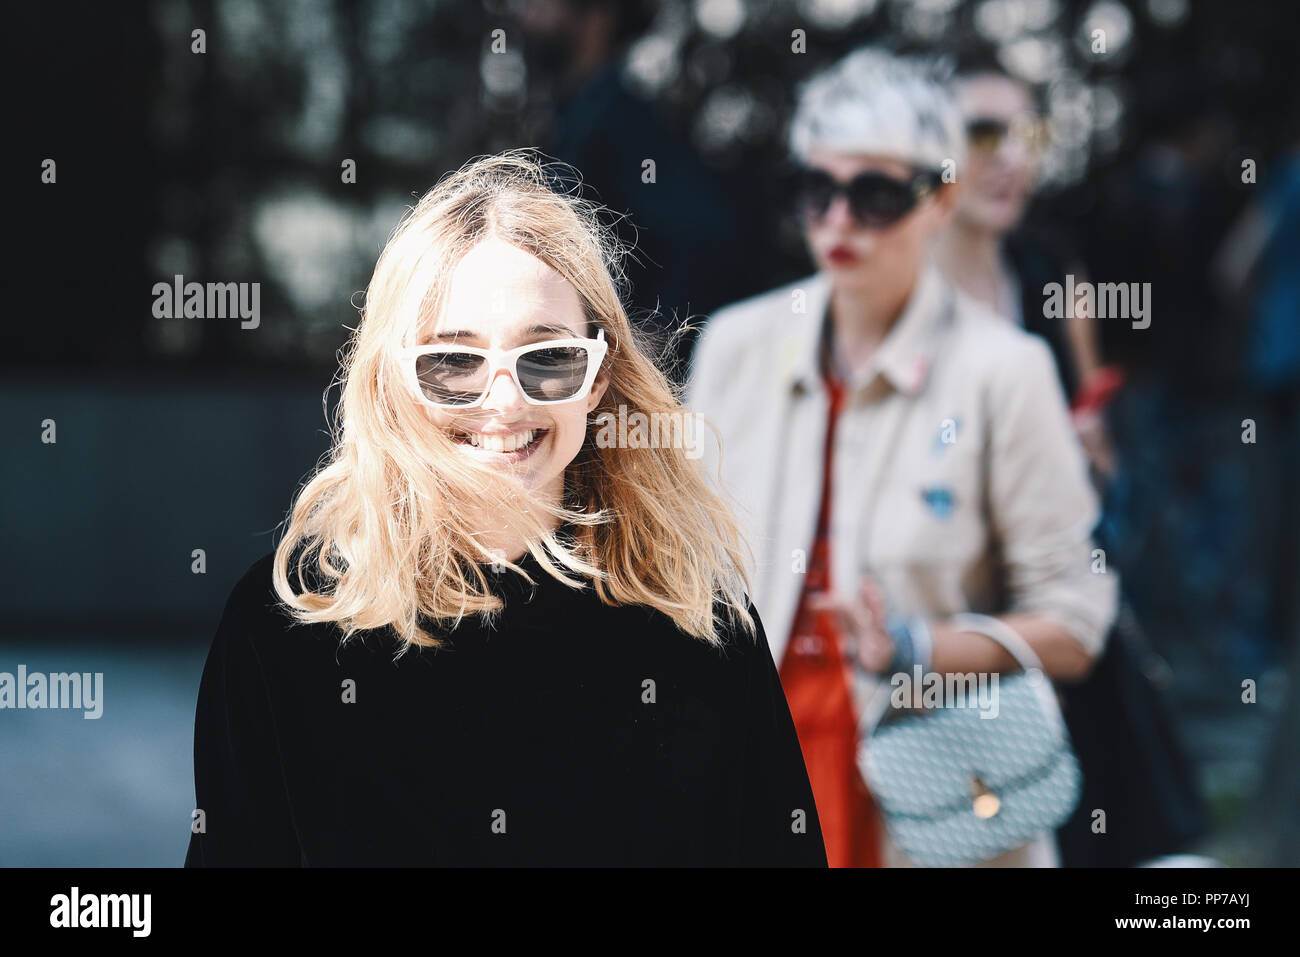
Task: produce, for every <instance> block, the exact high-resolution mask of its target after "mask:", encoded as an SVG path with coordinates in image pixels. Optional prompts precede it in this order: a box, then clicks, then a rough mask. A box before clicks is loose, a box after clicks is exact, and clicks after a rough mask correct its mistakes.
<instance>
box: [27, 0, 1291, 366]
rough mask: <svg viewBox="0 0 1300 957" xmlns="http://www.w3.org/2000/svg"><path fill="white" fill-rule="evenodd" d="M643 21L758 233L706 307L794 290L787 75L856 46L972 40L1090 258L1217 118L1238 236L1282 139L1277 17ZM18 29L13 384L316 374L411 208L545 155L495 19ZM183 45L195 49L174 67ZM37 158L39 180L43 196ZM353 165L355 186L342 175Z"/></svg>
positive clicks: (486, 5) (272, 9) (640, 73)
mask: <svg viewBox="0 0 1300 957" xmlns="http://www.w3.org/2000/svg"><path fill="white" fill-rule="evenodd" d="M650 7H651V12H652V13H654V16H653V17H652V18H651V19H650V20H649V23H650V26H649V29H648V30H647V31H646V32H645V33H643V34H642V35H641V36H640V37H639V38H637V39H635V40H634V41H633V42H632V44H631V47H630V49H629V50H628V51H627V60H628V63H629V72H630V76H631V78H632V80H631V83H632V87H633V88H634V89H635V90H637V91H638V92H639V94H640V95H642V96H644V97H645V99H646V100H647V101H648V106H647V108H648V109H652V110H653V112H654V115H655V116H656V117H657V119H658V121H659V122H662V124H663V128H664V129H665V130H668V131H670V132H671V133H672V134H674V135H677V136H680V138H681V140H682V141H683V142H686V143H689V144H691V145H692V146H693V147H694V150H695V151H696V152H697V154H698V157H699V160H700V162H701V163H702V164H703V167H704V168H706V169H708V170H710V171H712V173H713V175H715V176H716V182H718V183H720V184H722V185H721V187H720V188H721V189H722V190H723V191H725V192H726V193H727V194H728V196H729V199H730V201H731V202H732V203H734V204H737V207H738V208H741V209H743V210H745V211H746V215H747V217H748V218H747V219H746V220H745V221H744V222H742V223H741V224H740V225H738V226H737V227H736V228H735V229H733V230H732V231H731V236H732V239H733V242H734V244H735V245H734V249H733V250H732V252H733V253H734V254H735V256H737V257H739V258H740V260H741V261H742V262H743V263H744V264H746V266H745V268H743V269H742V270H740V271H739V273H738V274H737V275H736V276H735V277H733V278H734V281H733V282H731V284H730V285H726V286H719V287H718V288H719V290H721V289H724V288H725V289H726V290H727V292H728V294H730V295H740V294H745V293H752V292H758V291H761V290H762V289H763V288H766V287H770V286H773V285H775V284H777V283H778V282H781V281H784V280H786V279H790V278H794V277H796V276H797V275H799V274H801V273H802V272H806V271H808V269H809V266H808V263H807V261H806V260H805V259H804V257H803V253H802V250H801V247H800V243H799V238H798V235H797V232H796V231H795V230H793V229H792V228H791V224H790V222H789V220H788V217H786V215H785V213H786V203H785V200H784V197H783V193H782V189H781V179H780V178H779V176H778V173H779V171H780V169H781V164H782V161H783V159H784V148H783V143H784V125H785V122H786V120H787V118H788V116H789V112H790V109H791V105H792V103H793V100H794V97H795V95H796V92H797V84H798V82H799V81H800V80H801V79H803V78H804V77H806V76H808V75H809V74H810V73H812V72H813V71H815V70H816V69H818V68H819V67H821V66H824V65H826V64H827V63H829V62H830V61H831V60H833V59H834V58H836V57H838V56H840V55H841V54H843V53H844V52H846V51H847V50H849V49H851V48H853V47H854V46H857V45H859V44H862V43H865V42H874V41H889V42H891V43H898V42H900V41H902V42H906V43H909V44H913V45H917V44H919V45H925V44H928V43H931V42H936V41H941V40H951V39H952V38H953V37H958V36H961V35H963V34H975V35H978V36H980V37H982V38H983V39H985V40H988V41H990V42H993V43H994V44H995V45H996V46H997V47H998V49H999V50H1000V52H1001V55H1002V59H1003V62H1004V63H1005V64H1006V65H1007V66H1009V67H1011V68H1012V69H1013V70H1014V71H1015V72H1017V73H1019V74H1021V75H1024V76H1026V77H1027V78H1029V79H1031V80H1034V81H1037V82H1039V83H1040V86H1041V90H1042V92H1043V98H1044V101H1045V102H1046V103H1047V104H1049V106H1050V108H1051V110H1052V115H1053V118H1054V120H1055V122H1056V124H1057V130H1058V137H1057V140H1056V142H1055V144H1054V151H1053V152H1052V153H1051V154H1049V156H1048V158H1047V170H1046V172H1047V177H1048V181H1047V183H1046V184H1045V190H1044V196H1043V206H1044V208H1045V209H1047V210H1048V211H1050V212H1051V213H1052V214H1053V216H1054V217H1055V218H1056V220H1057V222H1058V223H1061V224H1063V225H1064V226H1065V227H1066V228H1067V229H1068V230H1070V231H1072V232H1073V233H1075V234H1076V235H1077V237H1078V238H1079V241H1080V242H1081V243H1082V244H1084V245H1091V247H1092V248H1094V249H1095V248H1097V247H1098V245H1104V240H1105V236H1102V237H1100V238H1099V237H1097V236H1096V235H1091V236H1089V230H1090V229H1093V228H1094V223H1095V222H1096V221H1099V220H1098V215H1099V210H1102V208H1103V206H1104V200H1103V193H1104V190H1105V184H1106V183H1107V182H1108V175H1109V174H1110V173H1111V172H1112V171H1113V170H1116V169H1121V168H1124V167H1125V164H1129V163H1130V162H1131V161H1132V159H1133V157H1134V156H1135V155H1137V153H1138V151H1139V149H1140V148H1142V147H1143V145H1144V144H1145V143H1147V142H1148V141H1149V140H1150V138H1151V137H1153V136H1170V135H1177V134H1178V133H1179V132H1180V131H1184V130H1186V129H1187V128H1189V126H1192V125H1195V124H1197V123H1200V122H1202V121H1203V120H1204V119H1205V118H1206V116H1207V115H1209V114H1210V113H1213V114H1214V115H1216V116H1219V117H1222V118H1223V120H1224V124H1223V126H1222V127H1221V133H1222V153H1221V154H1220V155H1218V156H1216V157H1214V158H1213V163H1212V166H1213V168H1212V169H1211V174H1212V177H1213V178H1214V179H1215V181H1216V182H1218V183H1219V184H1220V186H1221V190H1220V192H1221V197H1220V198H1221V199H1222V200H1223V202H1224V204H1225V211H1224V213H1223V215H1224V216H1225V217H1226V216H1228V215H1230V214H1231V213H1232V212H1234V211H1235V208H1234V207H1235V205H1236V203H1235V202H1234V195H1237V196H1239V195H1243V191H1244V190H1245V189H1248V188H1249V187H1243V186H1242V184H1241V183H1240V176H1239V169H1240V160H1241V158H1242V157H1247V156H1248V157H1253V158H1256V159H1257V160H1258V161H1259V163H1260V167H1261V172H1260V176H1261V179H1262V178H1264V177H1265V176H1266V175H1267V166H1266V164H1267V160H1268V158H1269V157H1271V156H1273V155H1274V154H1275V153H1276V152H1277V151H1278V149H1279V147H1280V146H1281V145H1282V144H1283V143H1285V142H1286V141H1287V140H1288V138H1289V137H1291V136H1294V134H1295V130H1294V128H1288V127H1289V125H1290V123H1291V121H1292V120H1293V117H1294V103H1295V80H1294V76H1293V71H1294V50H1295V42H1296V39H1295V38H1296V36H1297V29H1296V23H1295V20H1296V12H1295V10H1296V5H1295V4H1291V3H1273V2H1265V0H1243V2H1237V3H1232V4H1218V3H1213V4H1211V3H1191V2H1186V0H1125V2H1119V0H966V2H963V0H802V2H796V0H752V2H743V3H742V2H741V0H698V2H687V0H663V2H661V3H659V4H657V5H654V4H652V5H650ZM8 27H9V29H8V30H7V31H6V34H7V37H6V38H7V42H8V45H9V49H8V50H7V51H6V56H5V62H6V66H7V68H8V70H9V83H8V84H7V87H6V88H7V90H8V91H9V104H10V110H9V125H10V129H11V131H12V134H11V137H10V146H9V148H8V149H6V150H5V160H6V162H7V163H9V164H10V169H9V175H8V177H7V181H8V182H9V184H10V186H11V192H10V193H9V196H10V199H11V205H10V207H9V208H10V210H11V211H14V212H16V217H15V218H14V219H11V221H10V229H11V238H12V241H13V247H14V254H12V255H13V258H12V259H11V265H10V270H9V275H8V277H7V278H6V280H5V288H6V292H7V294H8V295H7V296H6V299H7V302H8V304H9V306H10V309H11V316H13V317H14V319H16V320H17V321H11V322H10V323H9V328H8V331H7V334H6V340H7V341H8V343H9V346H8V348H6V349H5V350H4V356H5V359H6V361H7V362H8V363H10V364H11V365H15V364H16V365H24V366H31V365H35V366H38V367H39V366H47V367H48V366H53V365H57V366H75V367H80V368H86V367H102V366H108V367H112V368H117V369H129V368H132V367H139V366H144V367H148V368H150V369H152V370H154V371H164V370H167V369H175V370H177V371H178V372H179V373H180V374H182V375H183V374H185V370H186V369H189V368H193V367H202V368H208V367H213V366H220V367H231V366H232V365H233V366H246V365H247V366H255V365H269V366H272V367H283V366H294V365H296V366H304V365H306V366H310V367H325V366H332V365H333V363H334V361H335V358H334V357H335V351H336V350H337V349H338V348H339V347H340V346H341V345H342V344H343V342H344V341H345V338H346V335H347V330H346V328H345V326H353V325H355V323H356V319H357V312H356V308H355V306H356V305H358V304H359V303H360V302H361V295H360V294H361V293H362V292H363V290H364V288H365V285H366V282H367V281H368V279H369V275H370V272H371V270H372V269H373V266H374V262H375V258H376V256H377V254H378V252H379V250H380V248H381V247H382V244H383V242H384V239H385V238H386V237H387V235H388V234H389V233H390V231H391V230H392V228H393V226H394V225H395V224H396V221H397V219H398V217H399V215H400V213H401V211H402V208H403V206H404V205H406V204H408V203H410V202H411V201H413V199H414V198H415V197H417V196H418V195H419V194H420V193H422V192H423V191H424V190H426V189H427V188H428V187H429V186H431V185H432V184H433V183H434V182H436V181H437V179H438V178H439V177H440V176H441V175H443V174H444V173H446V172H447V171H449V170H451V169H454V168H456V167H457V166H459V165H460V164H462V163H463V162H464V161H465V160H467V159H468V158H469V157H471V156H473V155H475V154H477V153H482V152H489V151H497V150H500V149H503V148H507V147H514V146H522V145H541V144H543V143H545V142H546V141H547V138H548V135H549V133H550V132H551V122H552V120H551V117H552V114H551V110H552V108H553V107H554V105H555V102H556V101H555V98H554V95H553V91H550V90H548V89H547V88H546V85H545V84H544V83H541V82H537V80H536V77H535V76H530V70H529V66H528V51H527V50H526V49H525V44H524V43H523V42H522V39H521V34H520V31H519V30H518V29H517V28H516V26H515V24H514V22H513V20H512V17H511V10H510V9H507V5H506V3H505V2H504V0H491V2H482V3H472V2H454V3H453V2H414V0H368V2H343V0H302V2H293V3H285V2H281V0H190V2H183V0H182V2H173V0H152V2H144V3H126V4H77V5H69V4H60V3H42V4H28V5H23V6H21V7H19V8H16V9H13V10H11V11H9V24H8ZM195 28H202V29H204V30H206V41H207V52H206V53H203V54H196V53H193V52H191V42H192V40H191V31H192V30H193V29H195ZM1098 28H1100V29H1104V30H1105V31H1106V36H1107V40H1108V49H1107V52H1106V53H1105V54H1101V55H1098V54H1094V53H1093V52H1092V51H1091V48H1090V43H1089V37H1090V36H1091V35H1092V31H1093V30H1094V29H1098ZM497 29H500V30H504V31H505V32H504V34H503V37H504V45H505V46H504V52H494V51H493V48H492V46H493V31H494V30H497ZM794 30H803V31H806V44H807V52H806V53H804V54H798V53H794V52H792V42H793V41H792V31H794ZM47 157H50V158H54V159H55V160H56V161H57V163H58V182H57V185H45V184H42V183H41V182H40V165H41V162H42V160H43V159H45V158H47ZM346 159H351V160H354V161H355V162H356V166H357V181H356V183H355V184H345V183H343V182H341V175H340V174H341V164H342V163H343V161H344V160H346ZM663 175H669V174H668V173H666V172H665V173H664V174H663ZM1219 177H1221V180H1219V179H1218V178H1219ZM647 188H648V189H653V188H654V187H653V186H649V187H647ZM617 211H619V212H622V211H623V210H617ZM1112 219H1113V216H1112ZM1105 221H1106V223H1107V225H1106V226H1105V227H1104V228H1106V229H1113V228H1116V226H1115V224H1114V222H1112V221H1111V220H1105ZM1132 227H1133V228H1132V230H1131V235H1130V236H1129V237H1128V238H1129V239H1130V240H1132V239H1134V238H1137V239H1140V236H1141V226H1140V222H1138V221H1135V222H1133V224H1132ZM177 273H180V274H182V275H184V276H185V277H186V278H187V279H189V280H198V281H203V282H207V281H219V282H230V281H241V282H252V281H256V282H260V283H261V284H262V286H261V308H262V313H263V319H262V324H261V326H260V327H259V328H258V329H256V330H242V329H240V328H239V325H238V323H237V322H233V321H229V320H226V321H222V320H201V321H200V320H191V321H185V322H176V321H168V320H161V319H155V318H153V316H152V315H151V304H152V294H151V289H152V286H153V284H154V283H155V282H158V281H166V280H169V279H170V278H171V277H172V276H173V275H174V274H177ZM1116 278H1121V279H1131V278H1136V277H1129V276H1123V277H1116ZM719 294H721V293H719ZM706 298H707V297H706ZM717 304H718V303H713V302H705V303H704V305H707V306H710V307H711V306H714V305H717ZM693 305H694V304H693Z"/></svg>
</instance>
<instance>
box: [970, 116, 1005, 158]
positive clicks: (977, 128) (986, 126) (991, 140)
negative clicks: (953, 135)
mask: <svg viewBox="0 0 1300 957" xmlns="http://www.w3.org/2000/svg"><path fill="white" fill-rule="evenodd" d="M1006 135H1007V124H1005V123H1003V122H1002V121H1001V120H971V122H969V123H967V124H966V138H967V139H968V140H969V141H970V145H971V146H972V147H973V148H974V149H977V150H982V151H985V152H992V151H993V150H996V149H997V148H998V147H999V146H1001V145H1002V140H1003V139H1004V138H1005V137H1006Z"/></svg>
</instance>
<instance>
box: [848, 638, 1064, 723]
mask: <svg viewBox="0 0 1300 957" xmlns="http://www.w3.org/2000/svg"><path fill="white" fill-rule="evenodd" d="M946 621H947V622H948V623H949V624H950V625H952V626H953V627H955V628H959V629H961V630H962V631H971V632H975V633H976V634H980V635H984V636H985V637H987V638H991V639H993V640H994V641H996V642H997V643H998V644H999V645H1001V646H1002V647H1003V648H1005V649H1006V650H1007V651H1008V652H1009V653H1010V655H1011V657H1013V658H1015V659H1016V662H1017V663H1018V664H1019V665H1020V667H1021V669H1022V670H1023V671H1024V672H1025V680H1026V681H1027V682H1028V685H1029V687H1030V688H1031V689H1032V690H1033V692H1034V696H1035V698H1037V699H1038V704H1039V709H1040V710H1041V712H1042V714H1043V717H1044V719H1045V720H1046V721H1047V723H1048V726H1049V727H1050V728H1051V730H1052V733H1053V736H1054V737H1055V738H1056V741H1057V743H1058V744H1061V743H1064V742H1066V741H1067V740H1068V737H1067V730H1066V727H1065V716H1064V715H1062V714H1061V703H1060V702H1059V701H1058V700H1057V698H1056V691H1055V689H1054V688H1053V687H1052V683H1051V681H1050V680H1049V679H1048V677H1047V674H1046V672H1045V671H1043V663H1042V661H1041V660H1040V659H1039V657H1038V655H1037V654H1036V653H1035V652H1034V649H1033V648H1032V647H1030V644H1029V642H1027V641H1025V639H1024V638H1022V637H1021V636H1020V635H1019V633H1018V632H1017V631H1016V630H1015V629H1014V628H1012V627H1011V626H1010V625H1008V624H1007V623H1006V622H1004V621H1001V620H999V619H997V618H994V617H993V616H991V615H976V614H971V613H965V614H959V615H952V616H951V617H949V618H947V619H946ZM860 667H861V666H859V668H860ZM872 677H879V676H872ZM889 697H890V696H889V695H888V694H887V693H883V689H882V693H880V694H877V695H876V696H875V697H874V699H873V701H874V703H875V706H874V707H873V708H872V709H871V714H869V715H867V716H865V717H866V720H865V722H864V727H863V732H862V735H861V737H862V739H863V740H866V739H867V738H869V737H870V736H871V735H872V734H873V733H874V732H875V730H876V728H877V727H878V726H879V725H880V723H881V721H883V720H884V718H885V714H886V713H887V712H888V711H889Z"/></svg>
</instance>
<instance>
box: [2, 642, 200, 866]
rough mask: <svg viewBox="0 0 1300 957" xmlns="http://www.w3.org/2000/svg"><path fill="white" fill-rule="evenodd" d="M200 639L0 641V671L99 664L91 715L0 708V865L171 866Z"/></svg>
mask: <svg viewBox="0 0 1300 957" xmlns="http://www.w3.org/2000/svg"><path fill="white" fill-rule="evenodd" d="M210 641H211V639H210V638H208V639H206V640H203V639H186V640H177V641H175V642H174V643H172V644H170V645H169V644H167V643H164V642H152V643H149V644H140V645H130V646H128V645H124V644H122V643H120V642H115V641H112V642H111V641H110V640H108V639H100V640H98V641H71V640H68V639H58V640H55V639H48V640H45V641H42V642H39V643H38V642H34V641H33V642H22V641H13V640H6V641H3V642H0V671H6V672H10V673H14V672H15V671H16V670H17V667H18V665H20V664H24V665H26V666H27V670H28V673H29V674H30V673H33V672H44V673H50V672H63V671H78V672H87V671H89V672H96V671H100V672H103V673H104V684H103V689H104V690H103V699H104V708H103V716H102V717H100V718H99V719H97V720H86V719H85V718H84V717H83V716H82V712H80V711H57V710H41V711H31V710H21V711H19V710H10V709H8V708H6V709H4V710H0V865H3V866H10V867H12V866H37V867H61V866H79V867H98V866H126V867H141V866H155V867H156V866H161V867H178V866H180V865H181V863H182V862H183V861H184V859H185V850H186V846H187V844H188V842H189V822H190V812H191V810H192V808H193V806H194V779H193V773H194V771H193V743H194V705H195V701H196V699H197V696H198V687H199V676H200V675H201V673H202V671H203V661H204V658H205V656H206V654H207V648H208V645H209V643H210Z"/></svg>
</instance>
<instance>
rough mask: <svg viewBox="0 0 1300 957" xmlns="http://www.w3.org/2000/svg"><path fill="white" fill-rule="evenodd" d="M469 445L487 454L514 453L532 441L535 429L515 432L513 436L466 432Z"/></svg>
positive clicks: (535, 433)
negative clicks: (484, 450) (487, 452)
mask: <svg viewBox="0 0 1300 957" xmlns="http://www.w3.org/2000/svg"><path fill="white" fill-rule="evenodd" d="M466 434H467V435H468V436H469V441H470V444H471V445H473V446H475V447H477V448H481V449H486V450H487V451H489V452H515V451H518V450H519V449H522V448H523V447H524V446H526V445H528V444H529V443H531V442H532V441H533V439H534V438H535V437H536V435H537V430H536V429H529V430H528V431H527V432H517V433H515V434H514V435H484V434H483V433H482V432H467V433H466Z"/></svg>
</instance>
